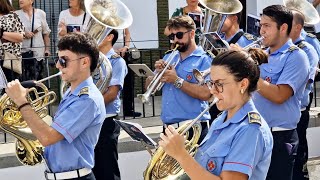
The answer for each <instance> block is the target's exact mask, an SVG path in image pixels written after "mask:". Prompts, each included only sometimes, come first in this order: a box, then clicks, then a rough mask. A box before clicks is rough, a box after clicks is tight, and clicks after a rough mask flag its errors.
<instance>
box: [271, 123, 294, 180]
mask: <svg viewBox="0 0 320 180" xmlns="http://www.w3.org/2000/svg"><path fill="white" fill-rule="evenodd" d="M272 135H273V142H274V144H273V149H272V156H271V164H270V167H269V171H268V174H267V178H266V179H267V180H292V174H293V166H294V162H295V158H296V155H297V149H298V143H299V139H298V134H297V131H296V129H294V130H287V131H275V132H272Z"/></svg>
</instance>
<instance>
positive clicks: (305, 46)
mask: <svg viewBox="0 0 320 180" xmlns="http://www.w3.org/2000/svg"><path fill="white" fill-rule="evenodd" d="M294 43H295V44H296V45H297V46H298V47H299V48H301V49H302V50H303V51H304V52H305V53H306V54H307V56H308V60H309V65H310V74H309V80H308V83H307V85H306V88H305V91H304V93H303V98H302V100H301V108H306V107H307V106H308V104H309V101H310V99H309V93H310V92H312V90H313V81H314V77H315V74H316V67H317V64H318V61H319V57H318V54H317V51H316V50H315V49H314V48H313V47H312V46H311V45H310V44H309V43H308V42H306V41H304V38H303V37H302V36H300V37H299V38H298V39H296V41H295V42H294ZM297 43H298V44H297Z"/></svg>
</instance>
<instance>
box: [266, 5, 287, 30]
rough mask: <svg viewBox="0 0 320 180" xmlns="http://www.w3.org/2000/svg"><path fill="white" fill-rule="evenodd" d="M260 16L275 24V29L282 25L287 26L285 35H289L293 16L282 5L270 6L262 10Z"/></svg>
mask: <svg viewBox="0 0 320 180" xmlns="http://www.w3.org/2000/svg"><path fill="white" fill-rule="evenodd" d="M262 15H265V16H268V17H270V18H271V19H272V20H273V21H274V22H276V23H277V28H278V29H280V26H282V25H283V24H287V25H288V30H287V35H289V34H290V32H291V28H292V20H293V15H292V12H291V11H290V10H289V9H288V8H287V7H285V6H283V5H271V6H268V7H266V8H264V9H263V11H262Z"/></svg>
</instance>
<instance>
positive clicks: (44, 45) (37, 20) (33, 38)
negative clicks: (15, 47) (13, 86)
mask: <svg viewBox="0 0 320 180" xmlns="http://www.w3.org/2000/svg"><path fill="white" fill-rule="evenodd" d="M33 2H34V0H20V1H19V6H20V8H21V9H20V10H17V11H16V13H17V14H18V15H19V17H20V19H21V22H22V24H23V25H24V27H25V29H24V30H25V36H24V40H23V42H22V57H25V55H24V54H29V52H30V51H32V52H33V53H32V54H33V57H34V58H31V59H30V57H29V58H28V59H23V65H24V66H23V67H24V70H25V74H24V75H25V78H24V79H25V80H28V79H36V80H39V79H42V78H43V76H42V74H43V70H44V62H43V59H44V57H45V56H48V55H50V50H49V47H50V37H49V35H50V32H51V30H50V28H49V26H48V23H47V20H46V13H45V12H44V11H43V10H41V9H36V8H33V7H32V5H33Z"/></svg>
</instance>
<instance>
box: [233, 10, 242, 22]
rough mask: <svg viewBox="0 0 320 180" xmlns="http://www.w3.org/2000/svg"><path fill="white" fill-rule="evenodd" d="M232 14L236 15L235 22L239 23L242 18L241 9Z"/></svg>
mask: <svg viewBox="0 0 320 180" xmlns="http://www.w3.org/2000/svg"><path fill="white" fill-rule="evenodd" d="M234 15H235V16H237V18H238V20H237V23H238V24H240V22H241V18H242V11H240V12H238V13H237V14H234Z"/></svg>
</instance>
